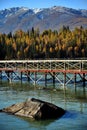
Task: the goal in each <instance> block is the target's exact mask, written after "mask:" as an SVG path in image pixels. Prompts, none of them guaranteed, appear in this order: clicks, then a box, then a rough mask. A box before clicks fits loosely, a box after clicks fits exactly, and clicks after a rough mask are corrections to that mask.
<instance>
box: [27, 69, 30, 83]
mask: <svg viewBox="0 0 87 130" xmlns="http://www.w3.org/2000/svg"><path fill="white" fill-rule="evenodd" d="M27 78H28V82H30V71H29V72H28V73H27Z"/></svg>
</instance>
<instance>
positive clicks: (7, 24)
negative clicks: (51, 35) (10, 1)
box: [0, 6, 87, 33]
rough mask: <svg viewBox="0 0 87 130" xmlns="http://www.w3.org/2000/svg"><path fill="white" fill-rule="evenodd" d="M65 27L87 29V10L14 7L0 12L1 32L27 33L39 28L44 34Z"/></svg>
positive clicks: (55, 7)
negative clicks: (18, 31) (17, 31)
mask: <svg viewBox="0 0 87 130" xmlns="http://www.w3.org/2000/svg"><path fill="white" fill-rule="evenodd" d="M63 25H65V26H69V27H70V29H74V28H75V27H78V26H83V27H84V28H87V10H85V9H78V10H77V9H72V8H67V7H61V6H53V7H51V8H35V9H30V8H27V7H13V8H9V9H4V10H0V32H1V33H9V32H15V31H16V30H18V29H22V30H24V31H27V30H29V29H31V28H32V27H34V28H39V30H40V31H41V32H42V31H44V30H46V29H52V30H55V29H56V30H58V29H60V28H61V27H62V26H63Z"/></svg>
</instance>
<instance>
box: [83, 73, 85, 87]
mask: <svg viewBox="0 0 87 130" xmlns="http://www.w3.org/2000/svg"><path fill="white" fill-rule="evenodd" d="M83 87H85V73H83Z"/></svg>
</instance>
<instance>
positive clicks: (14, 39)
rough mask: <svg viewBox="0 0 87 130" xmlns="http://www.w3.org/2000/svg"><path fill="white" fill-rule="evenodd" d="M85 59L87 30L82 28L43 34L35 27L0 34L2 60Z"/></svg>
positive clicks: (50, 31) (66, 28) (0, 57)
mask: <svg viewBox="0 0 87 130" xmlns="http://www.w3.org/2000/svg"><path fill="white" fill-rule="evenodd" d="M83 57H87V29H84V28H83V27H82V26H81V27H76V28H74V29H73V30H70V29H69V27H68V26H67V27H66V26H63V27H62V28H61V29H60V30H59V31H57V30H54V31H53V30H51V29H49V30H44V31H43V32H42V33H40V31H39V29H34V28H33V27H32V29H31V30H28V31H26V32H24V31H23V30H17V31H16V32H14V34H12V33H11V32H10V33H8V34H2V33H0V60H5V59H9V60H11V59H47V58H83Z"/></svg>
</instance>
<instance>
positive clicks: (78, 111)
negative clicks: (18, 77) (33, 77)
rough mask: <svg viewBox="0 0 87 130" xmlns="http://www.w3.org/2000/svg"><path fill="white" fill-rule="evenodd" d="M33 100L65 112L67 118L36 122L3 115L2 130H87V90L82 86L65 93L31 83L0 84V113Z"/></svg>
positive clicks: (0, 129)
mask: <svg viewBox="0 0 87 130" xmlns="http://www.w3.org/2000/svg"><path fill="white" fill-rule="evenodd" d="M50 88H51V89H50ZM32 97H34V98H38V99H41V100H44V101H48V102H51V103H53V104H55V105H57V106H59V107H62V108H64V109H66V113H65V115H64V116H62V117H61V118H60V119H57V120H45V121H35V120H33V119H28V118H22V117H16V116H13V115H8V114H6V113H0V130H19V129H21V130H69V129H70V130H73V129H74V130H86V128H87V87H85V88H84V89H83V88H82V87H81V86H79V87H77V89H76V90H74V87H73V86H72V85H71V86H70V87H68V88H67V90H65V91H64V90H61V89H55V88H54V89H52V87H50V86H49V87H47V88H43V87H40V86H39V87H38V86H36V87H34V86H32V85H29V84H28V83H22V84H21V83H11V84H9V83H7V82H1V83H0V109H2V108H4V107H7V106H9V105H12V104H14V103H17V102H22V101H25V100H26V99H28V98H32Z"/></svg>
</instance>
